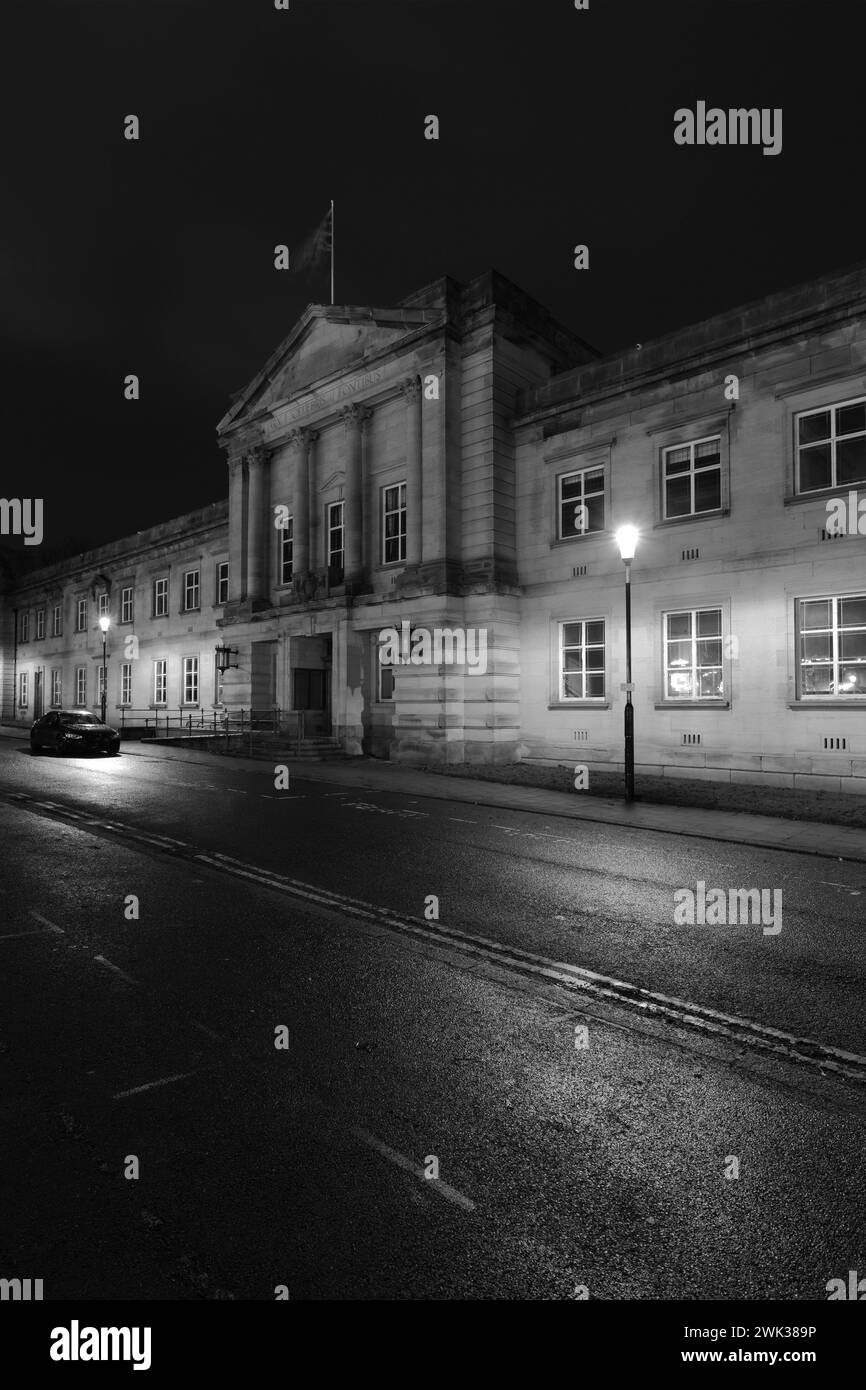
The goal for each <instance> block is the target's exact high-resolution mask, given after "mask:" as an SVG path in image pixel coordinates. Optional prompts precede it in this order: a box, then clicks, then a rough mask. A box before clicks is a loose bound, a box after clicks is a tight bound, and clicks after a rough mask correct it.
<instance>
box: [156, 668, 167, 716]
mask: <svg viewBox="0 0 866 1390" xmlns="http://www.w3.org/2000/svg"><path fill="white" fill-rule="evenodd" d="M167 698H168V662H167V661H165V660H159V661H155V662H154V663H153V703H154V704H155V705H164V704H165V703H166V700H167Z"/></svg>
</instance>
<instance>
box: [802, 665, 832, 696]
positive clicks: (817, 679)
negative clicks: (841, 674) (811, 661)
mask: <svg viewBox="0 0 866 1390" xmlns="http://www.w3.org/2000/svg"><path fill="white" fill-rule="evenodd" d="M832 690H833V667H832V666H804V667H803V693H804V694H805V695H829V694H831V693H832Z"/></svg>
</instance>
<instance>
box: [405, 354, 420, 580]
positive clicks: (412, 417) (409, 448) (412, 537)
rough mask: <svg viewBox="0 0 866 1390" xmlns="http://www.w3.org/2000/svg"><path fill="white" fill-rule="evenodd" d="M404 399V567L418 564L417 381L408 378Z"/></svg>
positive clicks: (418, 424)
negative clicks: (405, 564)
mask: <svg viewBox="0 0 866 1390" xmlns="http://www.w3.org/2000/svg"><path fill="white" fill-rule="evenodd" d="M403 395H404V396H405V398H406V563H407V564H409V565H420V563H421V513H422V508H421V381H420V378H419V377H415V376H413V377H410V378H409V380H408V381H407V382H406V383H405V385H404V386H403Z"/></svg>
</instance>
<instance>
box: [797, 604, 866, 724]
mask: <svg viewBox="0 0 866 1390" xmlns="http://www.w3.org/2000/svg"><path fill="white" fill-rule="evenodd" d="M864 591H866V585H864V584H859V585H854V586H853V587H851V588H850V589H849V588H847V587H846V588H844V589H842V588H840V587H839V585H838V583H837V584H835V585H832V586H818V587H816V588H815V589H809V590H808V592H804V591H803V589H802V586H801V583H798V584H797V586H796V587H792V586H790V585H788V586H786V588H785V605H786V623H785V647H786V652H787V667H788V669H787V675H788V700H787V707H788V709H790V710H803V709H807V710H808V709H810V710H816V709H818V710H863V709H866V697H863V696H860V697H858V696H852V695H836V696H834V695H826V694H821V695H801V693H800V651H799V637H800V631H799V628H800V603H801V602H802V601H804V600H808V599H822V598H859V597H860V596H861V595H862V594H863V593H864Z"/></svg>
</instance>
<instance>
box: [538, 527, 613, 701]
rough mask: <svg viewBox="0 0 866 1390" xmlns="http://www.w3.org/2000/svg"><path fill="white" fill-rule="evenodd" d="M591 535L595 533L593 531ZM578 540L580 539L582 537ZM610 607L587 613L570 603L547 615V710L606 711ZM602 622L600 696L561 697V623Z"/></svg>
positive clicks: (607, 699) (607, 605)
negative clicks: (586, 697) (564, 698)
mask: <svg viewBox="0 0 866 1390" xmlns="http://www.w3.org/2000/svg"><path fill="white" fill-rule="evenodd" d="M595 534H598V533H597V532H596V533H595ZM580 539H583V538H582V537H581V538H580ZM611 616H612V615H611V606H610V602H609V601H608V603H607V604H606V606H604V605H603V606H602V607H598V608H593V611H592V612H591V613H584V612H576V611H575V607H574V603H573V602H571V603H570V604H569V607H568V608H565V607H564V606H563V607H557V608H556V609H554V610H552V611H551V612H550V613H549V614H548V686H547V688H548V700H547V708H548V709H549V710H554V709H561V710H569V709H570V710H591V709H600V710H606V709H610V708H611V703H612V702H611V698H610V681H611V665H610V653H611V632H612V630H613V629H612V626H611ZM577 622H603V623H604V689H605V693H604V695H603V696H599V697H598V698H597V699H590V700H563V699H561V698H560V694H559V661H560V653H559V632H560V624H561V623H577Z"/></svg>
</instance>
